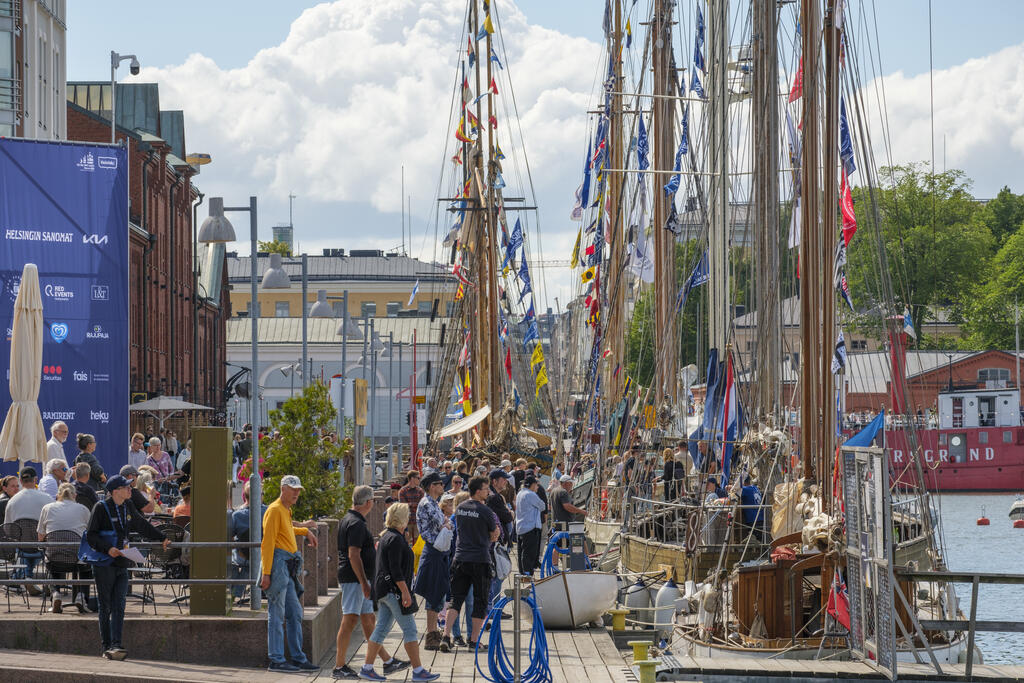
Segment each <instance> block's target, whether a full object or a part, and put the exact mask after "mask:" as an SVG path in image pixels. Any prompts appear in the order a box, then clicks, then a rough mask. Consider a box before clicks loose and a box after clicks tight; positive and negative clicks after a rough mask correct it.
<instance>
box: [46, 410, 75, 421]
mask: <svg viewBox="0 0 1024 683" xmlns="http://www.w3.org/2000/svg"><path fill="white" fill-rule="evenodd" d="M43 419H44V420H46V421H47V422H49V421H50V420H63V421H65V422H71V421H72V420H74V419H75V411H74V410H44V411H43Z"/></svg>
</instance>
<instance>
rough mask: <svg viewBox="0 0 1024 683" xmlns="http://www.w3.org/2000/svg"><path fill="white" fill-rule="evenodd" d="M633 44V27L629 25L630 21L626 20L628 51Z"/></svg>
mask: <svg viewBox="0 0 1024 683" xmlns="http://www.w3.org/2000/svg"><path fill="white" fill-rule="evenodd" d="M632 44H633V27H632V26H630V24H629V19H626V49H627V50H628V49H629V48H630V46H631V45H632Z"/></svg>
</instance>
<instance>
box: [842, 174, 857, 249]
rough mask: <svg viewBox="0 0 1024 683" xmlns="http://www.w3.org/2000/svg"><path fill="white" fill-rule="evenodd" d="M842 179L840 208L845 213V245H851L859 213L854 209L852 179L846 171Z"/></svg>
mask: <svg viewBox="0 0 1024 683" xmlns="http://www.w3.org/2000/svg"><path fill="white" fill-rule="evenodd" d="M841 177H842V180H841V181H840V187H839V191H840V200H839V208H840V210H841V211H842V214H843V245H844V246H847V247H848V246H850V240H852V239H853V233H855V232H857V214H855V213H854V211H853V195H852V194H851V193H850V181H849V179H848V178H847V177H846V173H843V174H842V176H841Z"/></svg>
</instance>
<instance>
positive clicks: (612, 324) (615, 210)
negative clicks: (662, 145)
mask: <svg viewBox="0 0 1024 683" xmlns="http://www.w3.org/2000/svg"><path fill="white" fill-rule="evenodd" d="M614 12H615V23H614V26H613V30H612V35H611V39H610V40H609V44H608V50H609V54H610V58H611V61H612V77H613V81H612V92H613V93H615V94H613V95H612V102H611V112H610V114H611V120H610V121H609V124H610V126H609V139H608V144H609V147H610V148H611V168H613V169H622V168H625V166H624V165H623V156H624V155H623V152H622V150H623V148H622V145H623V142H624V140H623V135H622V128H623V127H622V117H623V114H622V95H620V94H618V93H621V92H622V3H621V2H620V0H615V10H614ZM622 187H623V174H622V173H620V172H618V171H616V172H613V173H609V174H608V190H609V197H608V206H609V208H610V209H611V211H610V214H611V215H610V219H609V220H610V221H611V228H612V229H611V245H610V246H611V254H610V256H611V258H610V259H609V262H608V263H609V267H608V271H607V272H605V273H603V274H602V276H603V277H602V279H603V283H602V285H603V286H604V287H606V288H608V289H607V291H608V294H609V301H608V304H609V307H608V322H607V327H606V329H607V333H606V334H605V337H604V339H605V341H606V343H607V347H608V348H611V351H612V355H611V357H610V358H609V361H610V362H608V363H605V364H604V367H605V380H604V386H605V387H607V389H606V390H605V392H604V394H605V396H607V397H608V400H609V401H608V403H607V405H608V406H609V409H613V408H614V406H615V404H616V403H617V402H618V401H619V399H620V398H621V397H622V387H623V379H624V378H625V376H626V373H625V372H623V371H620V372H618V373H616V372H615V369H616V368H621V367H623V366H624V364H625V358H626V354H625V346H626V331H625V325H624V323H625V315H626V280H627V277H626V273H625V270H624V269H623V267H622V266H623V264H624V263H625V261H626V238H625V231H624V229H623V228H624V225H625V223H624V221H623V220H622V214H623V210H622ZM602 210H603V207H599V209H598V211H599V212H600V211H602ZM640 229H641V230H642V229H643V226H640Z"/></svg>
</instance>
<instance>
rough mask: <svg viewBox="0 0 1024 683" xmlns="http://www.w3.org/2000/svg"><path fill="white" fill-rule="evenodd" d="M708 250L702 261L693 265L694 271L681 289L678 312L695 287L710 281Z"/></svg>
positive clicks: (701, 258)
mask: <svg viewBox="0 0 1024 683" xmlns="http://www.w3.org/2000/svg"><path fill="white" fill-rule="evenodd" d="M709 277H710V276H709V274H708V252H707V251H705V252H704V255H703V256H701V257H700V261H698V262H697V265H696V266H694V267H693V272H692V273H690V277H689V278H688V279H687V280H686V283H685V284H684V285H683V287H682V289H681V290H680V291H679V297H678V302H677V304H676V313H678V312H680V311H682V310H683V306H685V305H686V299H687V297H688V296H690V290H692V289H693V288H694V287H700V286H701V285H703V284H704V283H706V282H707V281H708V278H709Z"/></svg>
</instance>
